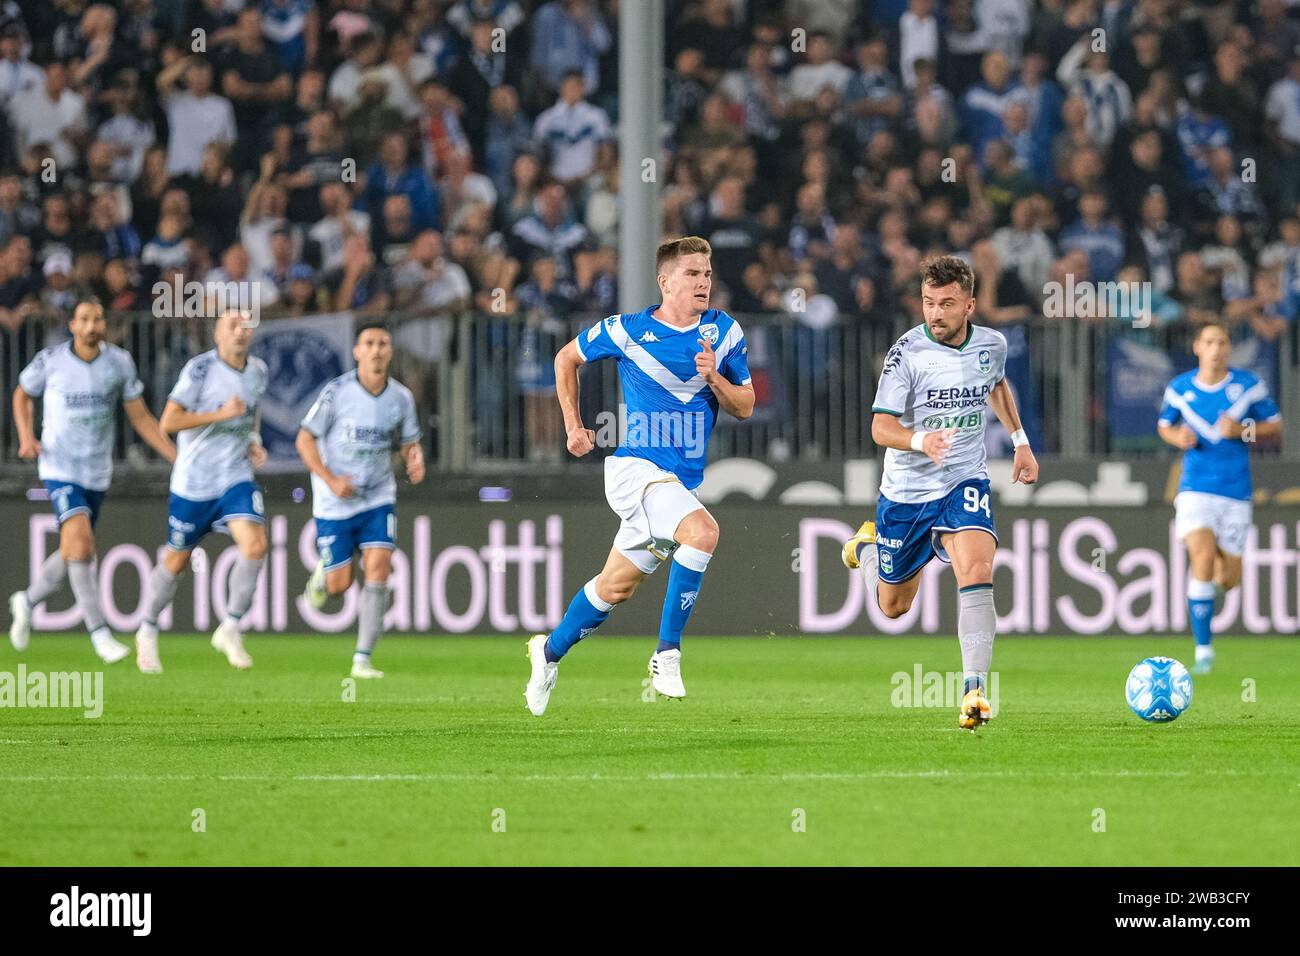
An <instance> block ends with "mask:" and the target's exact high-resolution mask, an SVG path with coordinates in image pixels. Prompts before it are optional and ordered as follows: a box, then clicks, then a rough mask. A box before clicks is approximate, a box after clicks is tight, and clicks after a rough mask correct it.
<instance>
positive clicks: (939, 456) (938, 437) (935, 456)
mask: <svg viewBox="0 0 1300 956" xmlns="http://www.w3.org/2000/svg"><path fill="white" fill-rule="evenodd" d="M955 434H957V429H955V428H945V429H943V430H942V431H936V432H927V433H926V435H925V438H924V439H923V440H922V442H921V451H923V452H925V454H926V457H928V458H929V459H930V460H931V461H932V462H934V463H935V464H936V465H942V464H943V462H944V459H945V458H947V457H948V452H949V450H950V449H951V448H952V436H953V435H955Z"/></svg>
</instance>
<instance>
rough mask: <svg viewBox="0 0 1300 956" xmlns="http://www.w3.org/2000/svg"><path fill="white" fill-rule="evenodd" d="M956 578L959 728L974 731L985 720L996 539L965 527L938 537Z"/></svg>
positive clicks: (993, 632)
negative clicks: (961, 681)
mask: <svg viewBox="0 0 1300 956" xmlns="http://www.w3.org/2000/svg"><path fill="white" fill-rule="evenodd" d="M940 543H941V545H942V547H943V549H944V551H945V552H946V553H947V556H948V557H949V559H951V561H952V570H953V573H954V574H955V575H956V578H957V639H958V641H959V643H960V644H961V665H962V670H963V671H964V677H965V684H964V687H963V691H964V693H963V696H962V713H961V718H960V723H961V726H962V727H964V728H966V729H968V730H974V729H975V728H976V727H978V726H979V725H980V724H983V723H985V722H987V721H988V719H989V714H990V712H991V711H990V708H989V705H988V701H987V699H986V687H987V685H988V672H989V668H990V666H991V665H992V663H993V641H994V638H995V637H996V634H997V622H998V618H997V612H996V611H995V610H994V609H993V555H994V552H995V551H996V550H997V539H995V538H994V537H993V536H992V535H991V534H989V533H988V532H985V531H983V530H980V529H975V528H968V529H965V530H962V531H956V532H949V533H946V534H943V535H941V536H940Z"/></svg>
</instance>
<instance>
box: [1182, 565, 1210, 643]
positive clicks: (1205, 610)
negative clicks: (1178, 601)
mask: <svg viewBox="0 0 1300 956" xmlns="http://www.w3.org/2000/svg"><path fill="white" fill-rule="evenodd" d="M1187 616H1188V618H1189V619H1190V620H1191V622H1192V636H1193V637H1194V638H1196V643H1197V645H1198V646H1206V647H1208V646H1209V644H1210V639H1211V638H1212V637H1213V634H1212V633H1211V632H1210V619H1211V618H1213V617H1214V582H1213V581H1198V580H1196V578H1192V579H1190V580H1189V581H1188V582H1187Z"/></svg>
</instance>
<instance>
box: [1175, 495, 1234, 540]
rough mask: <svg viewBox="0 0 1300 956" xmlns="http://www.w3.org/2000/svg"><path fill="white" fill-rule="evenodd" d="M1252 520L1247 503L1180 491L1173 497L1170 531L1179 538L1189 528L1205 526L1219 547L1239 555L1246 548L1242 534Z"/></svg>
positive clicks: (1188, 532)
mask: <svg viewBox="0 0 1300 956" xmlns="http://www.w3.org/2000/svg"><path fill="white" fill-rule="evenodd" d="M1251 521H1252V515H1251V504H1250V502H1249V501H1241V500H1240V499H1238V498H1225V497H1224V496H1223V495H1212V494H1210V493H1208V492H1205V491H1180V492H1178V494H1177V495H1175V496H1174V533H1175V534H1176V535H1178V538H1179V540H1180V541H1181V540H1182V539H1183V538H1186V537H1187V536H1188V535H1189V534H1191V533H1192V532H1193V531H1196V530H1198V529H1200V528H1209V529H1210V530H1211V531H1213V532H1214V537H1215V538H1216V539H1217V540H1218V545H1219V550H1221V551H1223V552H1224V553H1225V554H1235V555H1240V554H1241V553H1242V552H1243V551H1245V550H1246V534H1247V532H1249V531H1250V525H1251Z"/></svg>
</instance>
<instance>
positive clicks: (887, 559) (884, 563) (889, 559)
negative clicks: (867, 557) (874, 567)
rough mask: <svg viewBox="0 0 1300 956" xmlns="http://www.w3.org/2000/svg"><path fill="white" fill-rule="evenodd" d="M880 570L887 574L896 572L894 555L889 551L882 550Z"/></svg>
mask: <svg viewBox="0 0 1300 956" xmlns="http://www.w3.org/2000/svg"><path fill="white" fill-rule="evenodd" d="M880 570H882V571H884V572H885V573H886V574H893V573H894V556H893V555H892V554H890V553H889V552H888V551H881V552H880Z"/></svg>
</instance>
